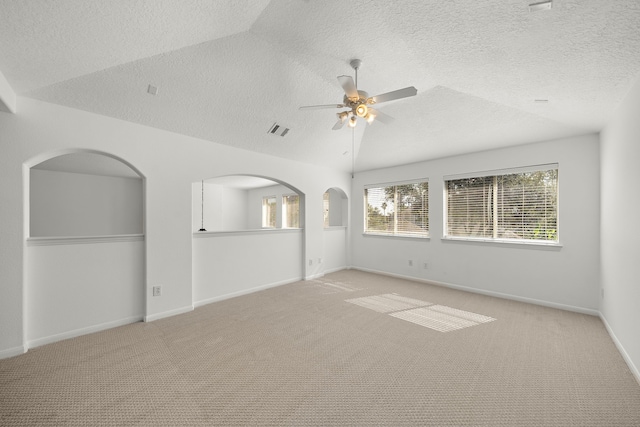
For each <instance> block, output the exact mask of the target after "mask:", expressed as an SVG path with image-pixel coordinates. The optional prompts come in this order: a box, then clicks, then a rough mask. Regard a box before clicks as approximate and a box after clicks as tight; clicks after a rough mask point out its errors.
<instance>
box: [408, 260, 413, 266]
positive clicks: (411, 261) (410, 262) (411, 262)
mask: <svg viewBox="0 0 640 427" xmlns="http://www.w3.org/2000/svg"><path fill="white" fill-rule="evenodd" d="M409 267H413V260H412V259H410V260H409Z"/></svg>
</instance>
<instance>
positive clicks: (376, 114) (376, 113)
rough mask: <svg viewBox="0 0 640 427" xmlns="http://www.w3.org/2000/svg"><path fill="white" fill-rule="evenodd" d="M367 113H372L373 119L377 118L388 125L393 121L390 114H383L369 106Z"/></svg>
mask: <svg viewBox="0 0 640 427" xmlns="http://www.w3.org/2000/svg"><path fill="white" fill-rule="evenodd" d="M369 114H372V115H373V116H374V117H375V118H374V120H378V121H380V122H382V123H384V124H386V125H388V124H389V123H393V121H394V120H395V119H394V118H393V117H391V116H390V115H388V114H385V113H383V112H382V111H379V110H374V109H373V108H369Z"/></svg>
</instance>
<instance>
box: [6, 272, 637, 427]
mask: <svg viewBox="0 0 640 427" xmlns="http://www.w3.org/2000/svg"><path fill="white" fill-rule="evenodd" d="M443 307H444V308H443ZM452 325H453V326H452ZM442 326H444V327H442ZM438 327H441V328H440V329H442V330H438V329H437V328H438ZM434 328H436V329H434ZM0 425H2V426H42V425H46V426H67V425H70V426H214V425H216V426H218V425H219V426H250V425H272V426H312V425H313V426H378V425H384V426H409V425H411V426H537V427H539V426H640V386H639V385H638V383H637V382H636V380H635V378H634V377H633V375H632V374H631V372H630V371H629V369H628V367H627V366H626V364H625V363H624V360H623V359H622V357H621V356H620V354H619V353H618V351H617V350H616V348H615V346H614V344H613V342H612V341H611V339H610V337H609V336H608V335H607V332H606V330H605V328H604V326H603V325H602V323H601V321H600V320H599V319H598V318H596V317H593V316H588V315H582V314H576V313H570V312H565V311H561V310H555V309H551V308H546V307H540V306H535V305H529V304H524V303H519V302H514V301H508V300H503V299H498V298H492V297H487V296H482V295H477V294H470V293H465V292H461V291H456V290H452V289H447V288H442V287H438V286H431V285H427V284H424V283H417V282H412V281H406V280H401V279H396V278H390V277H385V276H379V275H374V274H368V273H363V272H359V271H354V270H346V271H340V272H337V273H333V274H330V275H327V276H326V277H324V278H322V279H319V280H314V281H306V282H298V283H292V284H289V285H284V286H280V287H277V288H272V289H269V290H265V291H262V292H257V293H254V294H250V295H245V296H241V297H237V298H233V299H229V300H226V301H222V302H218V303H214V304H210V305H207V306H204V307H200V308H198V309H196V310H195V311H193V312H191V313H187V314H184V315H180V316H175V317H171V318H167V319H163V320H158V321H155V322H151V323H137V324H132V325H128V326H124V327H119V328H115V329H111V330H108V331H104V332H99V333H95V334H91V335H86V336H82V337H78V338H74V339H71V340H66V341H62V342H59V343H54V344H50V345H46V346H42V347H39V348H35V349H32V350H30V351H29V352H28V353H26V354H24V355H21V356H17V357H14V358H10V359H5V360H0Z"/></svg>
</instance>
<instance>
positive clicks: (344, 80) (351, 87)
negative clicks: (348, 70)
mask: <svg viewBox="0 0 640 427" xmlns="http://www.w3.org/2000/svg"><path fill="white" fill-rule="evenodd" d="M338 81H339V82H340V86H342V89H344V93H346V94H347V98H355V99H358V89H357V88H356V84H355V83H354V82H353V79H352V78H351V76H338Z"/></svg>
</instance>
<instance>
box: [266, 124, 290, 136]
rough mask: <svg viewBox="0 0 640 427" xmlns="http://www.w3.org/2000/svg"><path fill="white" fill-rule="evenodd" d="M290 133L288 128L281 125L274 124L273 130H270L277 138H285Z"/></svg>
mask: <svg viewBox="0 0 640 427" xmlns="http://www.w3.org/2000/svg"><path fill="white" fill-rule="evenodd" d="M288 132H289V128H288V127H285V126H282V125H279V124H278V123H274V124H273V125H271V128H270V129H269V133H270V134H272V135H277V136H285V135H286V134H287V133H288Z"/></svg>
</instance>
